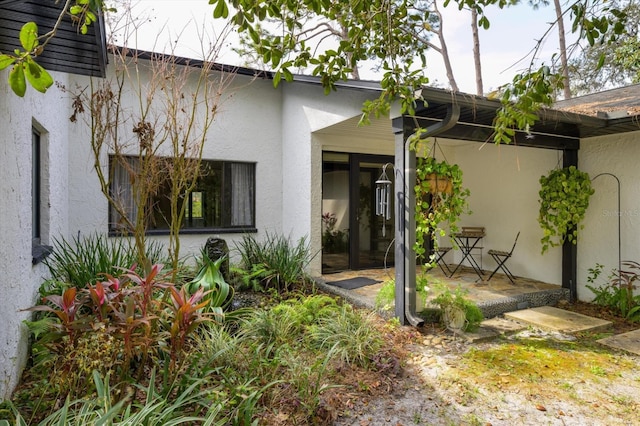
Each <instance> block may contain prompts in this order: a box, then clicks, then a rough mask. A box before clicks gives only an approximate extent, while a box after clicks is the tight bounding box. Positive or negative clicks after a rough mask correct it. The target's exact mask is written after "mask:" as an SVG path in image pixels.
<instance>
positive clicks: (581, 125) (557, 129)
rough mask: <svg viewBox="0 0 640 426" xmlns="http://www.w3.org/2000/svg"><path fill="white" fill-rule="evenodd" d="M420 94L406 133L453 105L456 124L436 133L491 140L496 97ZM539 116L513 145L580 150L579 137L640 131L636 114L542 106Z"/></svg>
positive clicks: (431, 90)
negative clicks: (457, 113)
mask: <svg viewBox="0 0 640 426" xmlns="http://www.w3.org/2000/svg"><path fill="white" fill-rule="evenodd" d="M420 94H421V95H422V97H423V99H424V102H423V103H421V104H420V105H418V107H417V108H416V110H415V114H414V115H411V116H405V119H404V123H405V124H404V126H405V133H407V132H412V129H411V128H408V129H407V128H406V127H407V126H408V125H409V126H410V125H411V124H410V123H411V122H413V123H414V124H415V125H414V129H415V128H417V127H422V128H427V127H428V126H430V125H433V124H435V123H437V122H439V121H441V120H443V119H444V118H445V117H446V115H447V111H448V107H449V106H450V105H452V104H456V105H458V106H459V107H460V117H459V118H458V120H457V123H456V125H455V126H453V127H452V128H451V129H449V130H447V131H446V132H444V133H441V134H440V135H439V136H441V137H443V138H450V139H459V140H468V141H477V142H492V141H493V132H494V127H493V126H494V121H495V118H496V115H497V112H498V111H499V110H500V108H501V103H500V101H499V100H497V99H488V98H485V97H481V96H474V95H468V94H464V93H454V92H451V91H448V90H443V89H437V88H424V89H422V91H421V92H420ZM538 116H539V119H538V121H537V122H536V123H535V124H534V125H533V126H532V127H531V129H530V131H529V132H525V131H516V134H515V140H514V143H515V144H517V145H520V146H529V147H536V148H547V149H559V150H567V149H568V150H573V149H579V147H580V140H581V139H583V138H588V137H594V136H603V135H611V134H618V133H626V132H632V131H638V130H640V119H639V116H636V115H634V116H627V117H621V118H607V117H597V116H590V115H585V114H578V113H573V112H570V111H564V110H559V109H550V108H543V109H542V110H540V111H539V112H538ZM407 118H408V119H409V120H407Z"/></svg>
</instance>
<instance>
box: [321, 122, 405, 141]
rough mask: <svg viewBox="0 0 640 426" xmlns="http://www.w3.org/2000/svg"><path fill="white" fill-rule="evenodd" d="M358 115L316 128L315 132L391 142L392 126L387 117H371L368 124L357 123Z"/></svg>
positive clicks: (392, 137)
mask: <svg viewBox="0 0 640 426" xmlns="http://www.w3.org/2000/svg"><path fill="white" fill-rule="evenodd" d="M359 122H360V116H356V117H352V118H349V119H347V120H344V121H341V122H339V123H336V124H333V125H331V126H328V127H325V128H323V129H321V130H317V131H316V132H315V133H318V134H324V135H335V136H340V137H343V138H347V139H352V140H356V139H364V140H376V141H387V142H393V140H394V136H393V128H392V126H391V120H389V119H386V118H385V119H382V118H380V119H371V123H370V124H364V125H359V124H358V123H359Z"/></svg>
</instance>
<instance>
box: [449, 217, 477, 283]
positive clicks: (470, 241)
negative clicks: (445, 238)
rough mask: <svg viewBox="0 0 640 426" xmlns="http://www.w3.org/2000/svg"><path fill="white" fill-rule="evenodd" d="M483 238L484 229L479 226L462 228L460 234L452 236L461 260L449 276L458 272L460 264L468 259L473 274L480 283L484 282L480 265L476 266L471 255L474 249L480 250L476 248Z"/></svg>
mask: <svg viewBox="0 0 640 426" xmlns="http://www.w3.org/2000/svg"><path fill="white" fill-rule="evenodd" d="M484 236H485V233H484V227H480V226H466V227H465V226H463V227H462V232H458V233H456V234H453V238H454V239H455V241H456V243H457V244H458V247H460V250H461V251H462V259H461V260H460V263H458V265H457V266H456V268H455V269H454V270H453V272H452V273H451V276H453V275H454V274H455V273H456V272H457V271H458V269H459V268H460V266H462V263H463V262H464V261H465V259H468V260H469V264H470V265H471V267H472V268H473V270H474V271H475V273H476V274H477V275H478V277H479V278H480V280H481V281H482V280H484V275H483V273H482V268H481V267H480V265H478V262H477V261H476V260H475V259H474V257H473V256H472V255H471V252H472V251H473V250H474V249H476V248H481V247H478V243H479V242H480V241H481V240H482V239H483V238H484Z"/></svg>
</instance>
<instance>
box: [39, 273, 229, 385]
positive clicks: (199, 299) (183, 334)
mask: <svg viewBox="0 0 640 426" xmlns="http://www.w3.org/2000/svg"><path fill="white" fill-rule="evenodd" d="M161 271H162V265H157V264H156V265H153V266H152V267H151V268H150V270H149V272H148V273H147V274H146V275H144V276H141V275H138V274H137V273H136V272H135V271H133V270H129V271H126V272H125V273H124V274H122V275H120V276H118V277H114V276H111V275H108V274H107V275H106V277H107V279H106V280H105V281H97V282H95V284H91V285H88V286H87V287H86V288H84V289H81V290H77V289H76V288H75V287H70V288H67V289H66V290H65V291H64V293H63V294H62V295H55V294H52V295H49V296H46V297H44V300H43V302H44V303H43V304H42V305H38V306H35V307H33V308H30V309H29V310H30V311H37V312H43V313H46V314H49V317H45V318H47V319H46V320H45V319H43V320H39V321H35V322H30V323H29V322H28V323H27V325H29V326H30V327H31V329H32V331H33V333H34V336H35V338H36V340H35V342H34V359H35V360H37V361H38V362H39V363H40V364H37V365H35V366H34V367H35V368H39V369H41V370H45V371H47V370H50V369H52V370H53V371H54V374H52V379H51V386H52V390H53V391H55V392H57V393H59V394H61V395H63V396H66V395H69V396H70V397H71V398H75V397H83V396H85V395H87V392H89V393H90V392H91V391H92V389H90V388H88V387H87V386H86V381H85V379H84V378H85V377H87V375H89V374H90V373H91V371H93V370H97V371H99V372H100V374H101V375H102V376H107V375H109V376H111V377H112V378H115V379H117V382H116V383H117V384H118V387H117V389H116V390H117V391H118V392H120V393H119V394H118V396H119V397H123V396H124V394H123V393H122V392H123V388H122V386H124V385H125V384H126V381H128V380H131V379H133V378H135V377H140V375H141V374H143V373H144V372H146V371H149V368H151V367H153V366H156V365H163V364H164V365H165V367H166V368H167V370H168V375H169V376H172V377H173V378H175V377H178V376H179V374H180V366H181V365H182V363H183V362H184V361H185V360H186V359H187V350H186V349H187V347H188V344H189V342H190V341H191V338H192V336H193V335H194V334H195V333H196V332H197V330H198V328H199V327H200V325H201V324H203V323H204V322H210V321H213V319H214V318H212V317H211V315H210V314H206V313H204V312H203V308H204V307H205V306H208V305H209V303H210V302H209V300H207V299H205V298H204V297H205V294H206V293H205V291H204V289H203V288H198V289H197V290H196V291H195V292H194V293H193V294H190V293H188V292H187V286H183V287H182V288H181V289H180V290H178V289H176V288H175V286H173V285H172V284H170V283H167V282H164V280H163V277H162V275H161ZM216 318H217V319H218V320H221V319H222V318H221V317H220V316H219V315H218V316H216ZM163 360H165V361H166V363H164V362H163Z"/></svg>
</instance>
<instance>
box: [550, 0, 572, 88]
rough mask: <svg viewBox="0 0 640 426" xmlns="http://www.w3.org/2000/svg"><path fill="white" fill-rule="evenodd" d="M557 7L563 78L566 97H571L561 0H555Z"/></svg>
mask: <svg viewBox="0 0 640 426" xmlns="http://www.w3.org/2000/svg"><path fill="white" fill-rule="evenodd" d="M553 4H554V6H555V8H556V18H557V22H558V44H559V47H560V66H561V67H562V68H561V71H562V80H563V83H564V98H565V99H571V86H570V84H569V66H568V61H567V44H566V41H565V37H564V18H563V17H562V6H561V5H560V0H553Z"/></svg>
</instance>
